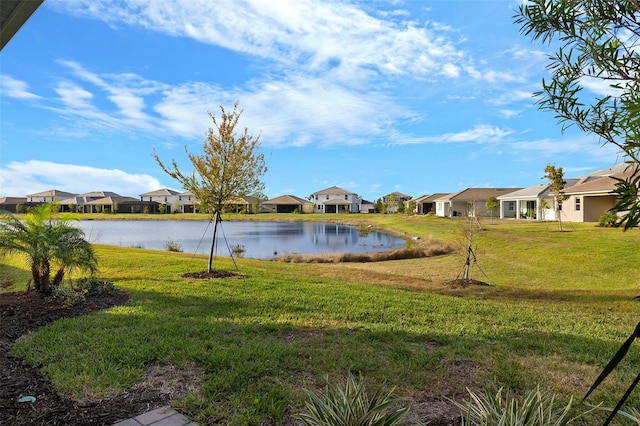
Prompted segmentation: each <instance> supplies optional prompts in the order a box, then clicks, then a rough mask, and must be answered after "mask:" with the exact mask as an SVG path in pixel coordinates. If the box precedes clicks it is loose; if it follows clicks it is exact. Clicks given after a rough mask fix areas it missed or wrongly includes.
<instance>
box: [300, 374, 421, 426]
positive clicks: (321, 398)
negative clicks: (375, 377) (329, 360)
mask: <svg viewBox="0 0 640 426" xmlns="http://www.w3.org/2000/svg"><path fill="white" fill-rule="evenodd" d="M305 392H306V394H307V397H308V401H307V402H306V404H305V408H306V412H304V413H301V414H298V415H297V416H295V417H296V418H297V419H298V420H301V421H302V422H303V423H304V424H305V425H307V426H394V425H397V424H399V423H400V422H401V421H402V419H403V418H404V417H405V416H406V415H407V414H408V412H409V408H408V407H402V406H401V405H400V404H401V402H402V401H403V400H402V399H400V398H394V397H393V396H392V394H393V389H392V390H391V391H389V392H386V391H383V390H376V391H375V392H374V393H373V394H372V395H371V396H370V395H369V394H368V393H367V390H366V386H365V384H364V381H363V380H362V377H360V378H359V379H356V378H355V377H354V376H353V374H351V373H349V376H348V377H347V379H346V382H345V384H344V386H339V385H334V386H332V385H330V384H328V383H327V386H326V388H325V392H324V393H322V392H319V393H315V392H313V391H311V390H309V389H305Z"/></svg>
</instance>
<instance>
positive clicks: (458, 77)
mask: <svg viewBox="0 0 640 426" xmlns="http://www.w3.org/2000/svg"><path fill="white" fill-rule="evenodd" d="M518 4H519V3H518V2H517V1H511V0H499V1H491V0H473V1H455V0H454V1H450V0H448V1H445V0H441V1H427V0H425V1H417V0H413V1H412V0H406V1H403V0H389V1H384V0H366V1H365V0H362V1H356V0H352V1H326V0H277V1H276V0H216V1H197V0H153V1H146V2H142V1H140V2H138V1H134V0H131V1H116V0H46V1H45V2H44V3H43V4H42V6H40V8H39V9H38V10H37V11H36V12H35V14H34V15H33V16H32V17H31V18H30V19H29V20H28V21H27V22H26V24H25V25H24V26H23V27H22V29H21V30H20V31H19V32H18V33H17V34H16V36H14V38H13V39H12V40H11V41H10V42H9V43H8V44H7V45H6V46H5V48H4V49H3V50H2V52H0V126H1V127H0V196H24V195H27V194H31V193H35V192H40V191H45V190H49V189H59V190H63V191H68V192H73V193H84V192H89V191H94V190H95V191H97V190H103V191H114V192H117V193H119V194H120V195H126V196H133V197H138V196H139V194H142V193H144V192H148V191H152V190H155V189H160V188H165V187H167V188H172V189H175V190H179V191H180V190H182V188H181V187H180V185H179V184H178V183H177V182H175V181H173V180H172V179H171V178H170V177H168V176H167V175H165V174H164V173H163V172H162V170H161V169H160V168H159V166H158V165H157V163H156V162H155V160H154V159H153V157H152V154H153V152H154V150H155V151H156V152H157V153H158V154H159V156H160V157H161V158H162V159H163V160H164V161H165V162H169V161H171V160H172V159H175V160H176V161H177V162H178V164H179V166H180V168H181V170H182V171H184V172H187V171H191V167H190V163H189V161H188V159H187V157H186V154H185V151H184V147H185V146H186V147H187V148H188V149H189V151H190V152H193V153H200V152H202V143H203V140H204V135H205V132H206V131H207V129H208V128H209V127H211V126H212V122H211V119H210V118H209V116H208V112H211V113H213V114H214V115H216V116H218V115H219V113H220V106H221V105H222V106H224V107H225V108H226V109H231V108H232V106H233V104H234V102H236V101H238V102H239V105H240V108H242V109H243V110H244V113H243V115H242V118H241V121H240V125H241V126H242V127H243V128H244V127H247V128H248V129H249V133H251V134H253V135H258V134H260V135H261V136H260V141H261V151H262V152H263V153H264V154H265V158H266V160H267V166H268V171H267V173H266V175H265V176H264V183H265V185H266V189H265V191H264V193H265V194H266V195H267V196H268V197H269V198H273V197H277V196H280V195H283V194H292V195H297V196H300V197H307V196H308V195H309V194H311V193H313V192H315V191H319V190H321V189H324V188H327V187H330V186H333V185H337V186H340V187H342V188H344V189H347V190H350V191H353V192H355V193H357V194H359V195H361V196H362V197H364V198H365V199H368V200H372V201H375V199H377V198H379V197H381V196H383V195H385V194H388V193H390V192H394V191H399V192H403V193H406V194H409V195H412V196H414V197H418V196H420V195H423V194H432V193H436V192H454V191H457V190H460V189H463V188H467V187H527V186H530V185H535V184H539V183H541V182H542V180H541V177H542V176H543V174H544V172H543V170H544V167H545V165H546V164H547V163H554V164H556V165H557V166H560V167H563V168H564V171H565V176H567V177H571V176H578V175H581V174H585V173H587V172H590V171H593V170H597V169H602V168H606V167H610V166H612V165H614V164H616V163H619V162H621V160H622V159H621V157H620V156H619V154H618V153H617V152H616V150H615V149H613V147H611V146H602V145H601V144H600V143H599V142H598V140H596V139H595V138H594V137H592V136H589V135H585V134H583V133H581V132H579V131H578V130H577V129H574V128H571V129H568V130H567V131H565V132H564V133H563V132H562V129H561V126H560V125H558V123H557V121H556V120H555V118H554V116H553V114H552V113H550V112H545V111H539V110H538V108H537V106H536V104H535V99H534V98H532V93H533V92H534V91H537V90H539V89H540V86H541V80H542V78H544V77H548V74H547V72H546V71H545V66H546V65H547V56H548V54H549V53H551V52H552V48H551V47H548V46H544V45H541V44H540V43H538V42H532V41H531V40H530V39H528V38H526V37H525V36H523V35H521V34H520V33H519V28H518V26H517V25H515V24H514V23H513V15H514V13H515V10H516V9H517V7H518ZM593 90H594V91H595V92H597V91H598V90H601V88H598V87H596V86H594V87H593Z"/></svg>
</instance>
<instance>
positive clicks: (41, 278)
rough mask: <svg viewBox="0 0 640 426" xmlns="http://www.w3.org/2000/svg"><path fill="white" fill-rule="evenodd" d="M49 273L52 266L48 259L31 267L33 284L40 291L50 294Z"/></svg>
mask: <svg viewBox="0 0 640 426" xmlns="http://www.w3.org/2000/svg"><path fill="white" fill-rule="evenodd" d="M49 274H50V266H49V262H48V261H44V262H40V263H39V264H34V265H33V266H32V267H31V277H32V278H33V285H34V287H35V289H36V291H37V292H38V293H41V294H49V291H50V283H49Z"/></svg>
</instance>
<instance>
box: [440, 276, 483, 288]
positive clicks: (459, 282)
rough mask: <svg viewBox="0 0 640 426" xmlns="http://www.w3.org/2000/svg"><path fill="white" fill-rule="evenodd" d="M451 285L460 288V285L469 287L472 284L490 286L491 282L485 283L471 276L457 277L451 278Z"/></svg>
mask: <svg viewBox="0 0 640 426" xmlns="http://www.w3.org/2000/svg"><path fill="white" fill-rule="evenodd" d="M447 285H448V286H449V287H453V288H459V287H469V286H472V285H475V286H484V287H490V286H491V284H488V283H485V282H484V281H478V280H474V279H471V278H456V279H455V280H451V281H449V282H448V283H447Z"/></svg>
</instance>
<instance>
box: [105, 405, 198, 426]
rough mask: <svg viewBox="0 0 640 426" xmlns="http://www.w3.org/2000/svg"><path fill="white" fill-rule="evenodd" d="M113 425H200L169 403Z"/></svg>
mask: <svg viewBox="0 0 640 426" xmlns="http://www.w3.org/2000/svg"><path fill="white" fill-rule="evenodd" d="M113 426H198V424H197V423H194V422H192V421H189V419H188V418H186V417H185V416H183V415H182V414H180V413H178V412H177V411H176V410H174V409H173V408H171V407H169V406H168V405H167V406H165V407H160V408H156V409H155V410H152V411H148V412H146V413H144V414H140V415H139V416H137V417H134V418H132V419H126V420H122V421H120V422H118V423H116V424H114V425H113Z"/></svg>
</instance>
